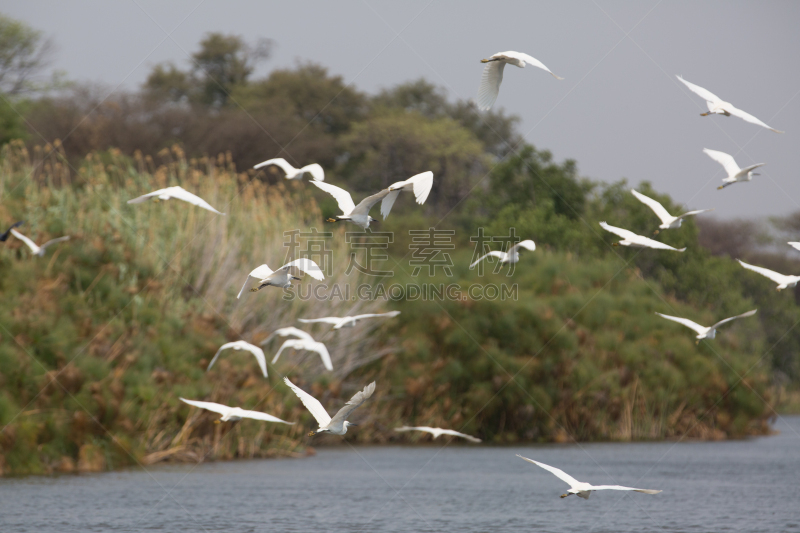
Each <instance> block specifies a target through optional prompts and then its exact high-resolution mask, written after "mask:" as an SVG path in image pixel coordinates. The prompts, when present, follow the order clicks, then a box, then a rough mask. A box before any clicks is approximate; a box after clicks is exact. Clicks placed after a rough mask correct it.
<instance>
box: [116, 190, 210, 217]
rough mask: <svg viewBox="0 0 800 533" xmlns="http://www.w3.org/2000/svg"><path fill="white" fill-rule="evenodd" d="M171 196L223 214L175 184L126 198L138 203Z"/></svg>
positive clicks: (130, 201)
mask: <svg viewBox="0 0 800 533" xmlns="http://www.w3.org/2000/svg"><path fill="white" fill-rule="evenodd" d="M172 198H175V199H176V200H183V201H184V202H188V203H190V204H192V205H196V206H197V207H202V208H203V209H207V210H208V211H211V212H213V213H216V214H218V215H224V214H225V213H220V212H219V211H217V210H216V209H214V208H213V207H211V205H210V204H209V203H208V202H206V201H205V200H203V199H202V198H200V197H199V196H197V195H195V194H192V193H190V192H189V191H187V190H186V189H184V188H182V187H177V186H176V187H167V188H166V189H159V190H157V191H153V192H150V193H147V194H143V195H142V196H139V197H138V198H134V199H133V200H128V203H129V204H140V203H142V202H145V201H147V200H151V199H152V200H164V201H166V200H171V199H172Z"/></svg>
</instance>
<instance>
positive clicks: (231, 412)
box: [181, 398, 294, 426]
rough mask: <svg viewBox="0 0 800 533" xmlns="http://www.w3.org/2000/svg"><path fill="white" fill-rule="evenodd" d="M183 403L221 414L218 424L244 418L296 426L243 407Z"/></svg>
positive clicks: (194, 402)
mask: <svg viewBox="0 0 800 533" xmlns="http://www.w3.org/2000/svg"><path fill="white" fill-rule="evenodd" d="M181 401H182V402H183V403H188V404H189V405H191V406H194V407H199V408H200V409H206V410H208V411H212V412H214V413H219V414H221V415H222V418H220V419H219V420H217V422H236V421H237V420H241V419H242V418H252V419H253V420H262V421H264V422H278V423H280V424H287V425H290V426H293V425H294V422H287V421H286V420H281V419H280V418H278V417H277V416H272V415H268V414H267V413H262V412H261V411H248V410H247V409H242V408H241V407H228V406H227V405H222V404H219V403H214V402H198V401H195V400H187V399H185V398H181Z"/></svg>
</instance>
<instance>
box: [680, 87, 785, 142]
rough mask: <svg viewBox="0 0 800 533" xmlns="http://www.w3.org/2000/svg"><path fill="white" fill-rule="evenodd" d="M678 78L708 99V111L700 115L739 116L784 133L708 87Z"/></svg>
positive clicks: (697, 93) (701, 96)
mask: <svg viewBox="0 0 800 533" xmlns="http://www.w3.org/2000/svg"><path fill="white" fill-rule="evenodd" d="M678 79H679V80H680V81H681V83H683V84H684V85H686V86H687V87H688V88H689V90H690V91H692V92H693V93H694V94H696V95H697V96H699V97H700V98H702V99H703V100H705V101H706V105H707V106H708V112H707V113H700V116H703V117H705V116H707V115H725V116H726V117H729V116H731V115H733V116H734V117H739V118H740V119H742V120H744V121H746V122H749V123H751V124H756V125H758V126H761V127H762V128H767V129H768V130H772V131H774V132H775V133H783V132H782V131H780V130H776V129H775V128H773V127H772V126H768V125H767V124H766V123H764V122H762V121H761V120H759V119H757V118H756V117H754V116H753V115H751V114H750V113H747V112H745V111H742V110H741V109H739V108H737V107H736V106H734V105H733V104H732V103H730V102H726V101H724V100H723V99H722V98H720V97H719V96H717V95H716V94H714V93H712V92H711V91H709V90H708V89H703V88H702V87H700V86H699V85H695V84H694V83H691V82H688V81H686V80H685V79H683V78H682V77H681V76H678Z"/></svg>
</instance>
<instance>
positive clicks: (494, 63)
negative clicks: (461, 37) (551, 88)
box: [477, 51, 563, 111]
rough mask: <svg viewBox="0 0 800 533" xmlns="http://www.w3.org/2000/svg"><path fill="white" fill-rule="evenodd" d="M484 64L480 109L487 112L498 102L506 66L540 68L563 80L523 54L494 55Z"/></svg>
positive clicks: (479, 100) (506, 53) (485, 60)
mask: <svg viewBox="0 0 800 533" xmlns="http://www.w3.org/2000/svg"><path fill="white" fill-rule="evenodd" d="M483 63H485V64H486V66H485V67H484V68H483V74H482V75H481V84H480V86H479V87H478V99H477V104H478V109H480V110H482V111H486V110H488V109H491V107H492V106H493V105H494V103H495V101H496V100H497V95H498V94H499V92H500V84H501V83H502V82H503V70H504V69H505V66H506V64H510V65H514V66H515V67H519V68H525V66H526V65H531V66H534V67H538V68H540V69H542V70H544V71H546V72H549V73H550V74H551V75H552V76H553V77H554V78H556V79H557V80H561V79H563V78H561V77H560V76H556V75H555V74H553V72H552V71H551V70H550V69H549V68H547V67H546V66H545V65H544V63H542V62H541V61H539V60H538V59H536V58H535V57H532V56H530V55H528V54H524V53H522V52H514V51H508V52H500V53H498V54H494V55H493V56H491V57H490V58H489V59H484V60H483Z"/></svg>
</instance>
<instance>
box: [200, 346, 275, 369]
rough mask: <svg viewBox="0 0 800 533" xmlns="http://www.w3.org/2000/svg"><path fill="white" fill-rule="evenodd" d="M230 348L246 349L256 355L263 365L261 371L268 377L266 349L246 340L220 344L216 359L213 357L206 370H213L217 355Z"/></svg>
mask: <svg viewBox="0 0 800 533" xmlns="http://www.w3.org/2000/svg"><path fill="white" fill-rule="evenodd" d="M228 348H231V349H233V350H245V351H247V352H250V353H251V354H253V355H255V356H256V360H257V361H258V366H259V367H261V373H262V374H264V377H267V358H266V357H264V350H262V349H261V348H259V347H258V346H254V345H252V344H250V343H249V342H245V341H235V342H227V343H225V344H223V345H222V346H220V347H219V350H217V353H216V354H215V355H214V359H212V360H211V362H210V363H208V368H207V369H206V372H208V371H209V370H211V367H212V366H214V361H216V360H217V357H219V354H220V352H222V350H226V349H228Z"/></svg>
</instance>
